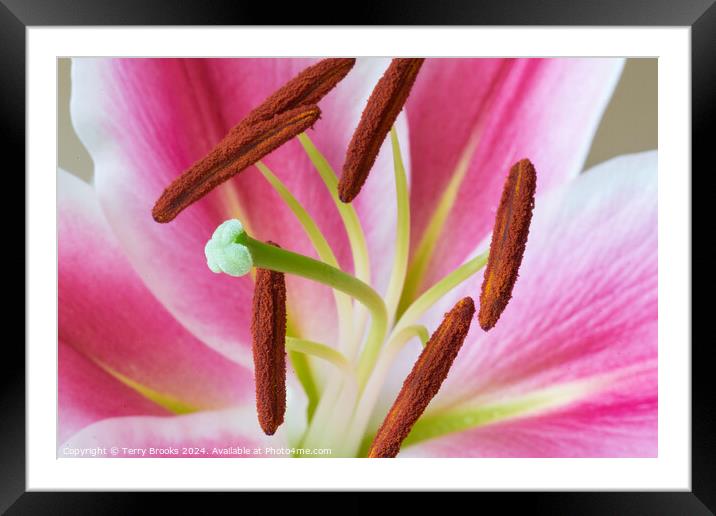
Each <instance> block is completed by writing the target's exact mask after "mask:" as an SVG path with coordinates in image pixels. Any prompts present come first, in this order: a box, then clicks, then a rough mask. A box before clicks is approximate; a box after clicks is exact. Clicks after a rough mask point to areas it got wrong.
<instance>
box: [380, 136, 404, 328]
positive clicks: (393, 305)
mask: <svg viewBox="0 0 716 516" xmlns="http://www.w3.org/2000/svg"><path fill="white" fill-rule="evenodd" d="M390 140H391V143H392V145H393V169H394V172H395V194H396V200H397V210H398V211H397V222H396V227H395V255H394V257H393V271H392V273H391V275H390V282H389V283H388V290H387V291H386V294H385V306H386V307H387V308H388V316H389V317H390V318H391V321H392V319H393V318H394V317H395V311H396V309H397V308H398V301H399V300H400V293H401V292H402V290H403V283H404V282H405V272H406V270H407V268H408V251H409V250H410V195H409V193H408V178H407V177H406V175H405V167H404V166H403V157H402V155H401V154H400V145H399V143H398V133H397V131H396V130H395V127H393V128H392V129H391V130H390Z"/></svg>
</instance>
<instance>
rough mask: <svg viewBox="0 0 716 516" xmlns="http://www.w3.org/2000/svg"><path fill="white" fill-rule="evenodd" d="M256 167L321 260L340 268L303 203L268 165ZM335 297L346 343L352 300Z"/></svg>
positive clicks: (340, 294)
mask: <svg viewBox="0 0 716 516" xmlns="http://www.w3.org/2000/svg"><path fill="white" fill-rule="evenodd" d="M256 166H257V167H258V169H259V170H260V171H261V173H262V174H263V176H264V177H265V178H266V180H267V181H268V182H269V184H271V186H272V187H273V188H274V190H276V192H277V193H278V194H279V196H280V197H281V199H283V202H285V203H286V205H288V207H289V208H290V209H291V211H292V212H293V214H294V215H295V216H296V218H297V219H298V221H299V222H300V223H301V226H302V227H303V230H304V232H305V233H306V236H308V238H309V240H310V241H311V244H312V245H313V248H314V249H315V250H316V253H317V254H318V256H319V258H320V259H321V260H323V261H324V262H326V263H327V264H328V265H331V266H333V267H336V268H338V260H336V255H335V254H334V253H333V250H332V249H331V246H330V245H329V244H328V241H327V240H326V237H324V236H323V233H321V230H320V229H319V228H318V224H316V222H315V221H314V220H313V217H311V215H309V213H308V212H307V211H306V209H305V208H304V207H303V206H302V205H301V203H299V202H298V200H297V199H296V198H295V197H294V196H293V194H291V192H290V191H289V190H288V188H286V185H284V184H283V183H282V182H281V180H280V179H279V178H278V177H276V176H275V175H274V174H273V172H271V170H270V169H269V168H268V167H267V166H266V165H264V164H263V163H261V162H260V161H259V162H258V163H256ZM333 296H334V298H335V300H336V309H337V311H338V326H339V342H340V343H345V342H347V341H348V340H349V339H350V337H351V334H352V330H353V309H352V303H351V298H350V297H348V296H347V295H346V294H344V293H343V292H340V291H338V290H333Z"/></svg>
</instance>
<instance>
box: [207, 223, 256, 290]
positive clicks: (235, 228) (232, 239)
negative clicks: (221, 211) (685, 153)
mask: <svg viewBox="0 0 716 516" xmlns="http://www.w3.org/2000/svg"><path fill="white" fill-rule="evenodd" d="M245 234H246V232H245V231H244V226H243V225H242V224H241V222H240V221H239V220H237V219H230V220H227V221H226V222H223V223H222V224H221V225H220V226H219V227H218V228H216V230H215V231H214V234H213V235H212V236H211V239H210V240H209V241H208V242H207V243H206V246H205V247H204V254H205V255H206V264H207V265H208V266H209V269H211V271H212V272H215V273H217V274H219V273H222V272H223V273H225V274H228V275H229V276H237V277H238V276H243V275H245V274H247V273H248V272H249V271H250V270H251V267H252V266H253V264H254V263H253V259H252V257H251V253H250V252H249V248H248V247H246V246H245V245H243V244H241V243H239V241H238V240H239V239H240V237H241V236H243V235H245Z"/></svg>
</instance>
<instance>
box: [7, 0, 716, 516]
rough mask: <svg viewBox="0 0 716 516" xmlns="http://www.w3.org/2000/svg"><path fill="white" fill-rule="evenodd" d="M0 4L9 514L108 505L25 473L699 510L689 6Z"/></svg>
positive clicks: (694, 117) (700, 121) (703, 505)
mask: <svg viewBox="0 0 716 516" xmlns="http://www.w3.org/2000/svg"><path fill="white" fill-rule="evenodd" d="M7 4H8V5H7V6H6V7H5V8H4V9H5V11H4V15H5V17H4V18H3V21H2V23H3V24H5V26H7V30H4V31H3V39H4V40H7V45H3V46H4V48H6V49H7V50H4V51H3V59H4V60H6V62H5V63H4V64H6V69H7V70H8V71H9V72H8V75H7V80H6V81H5V82H4V87H5V88H6V89H7V92H8V93H7V95H6V99H12V101H10V102H8V101H7V100H6V101H4V102H5V105H6V112H7V113H8V117H6V120H7V121H11V120H12V121H13V122H12V123H13V126H14V127H15V131H14V132H12V131H9V132H8V134H10V135H11V136H9V137H8V139H7V143H9V144H12V145H11V148H9V149H8V152H9V153H10V152H14V154H18V151H19V149H20V148H22V144H21V143H20V140H19V136H18V131H17V128H18V127H26V131H25V133H24V134H25V149H26V152H25V153H24V154H22V156H23V158H22V160H21V164H20V165H19V166H24V167H25V169H26V191H27V200H28V205H27V208H26V214H27V217H26V239H27V248H26V249H27V254H26V286H27V294H26V295H27V299H28V303H27V311H26V350H25V353H26V354H25V356H26V362H25V364H26V369H25V372H26V375H25V383H24V385H25V388H26V389H25V390H23V388H22V386H23V382H22V380H21V379H20V378H15V376H11V375H8V376H7V377H6V379H7V380H8V381H9V382H10V383H9V384H8V386H7V390H6V392H7V393H8V395H7V396H6V398H7V399H9V400H10V402H9V406H8V408H7V410H8V414H9V415H11V416H12V420H13V421H14V420H17V421H18V424H17V425H10V428H11V429H8V437H7V440H6V445H7V446H9V448H8V450H7V454H6V456H7V461H4V463H5V464H6V467H8V468H10V469H11V470H12V471H11V472H9V474H8V475H7V478H9V479H11V480H10V481H9V482H8V483H6V487H4V489H6V490H8V496H7V498H8V502H7V503H6V504H5V505H4V506H3V507H9V508H10V513H12V512H13V511H16V513H18V514H20V513H24V512H28V511H33V510H35V511H42V510H43V509H42V507H43V506H45V507H47V506H48V505H47V504H51V505H52V506H61V505H62V504H60V505H58V503H57V502H55V501H53V500H55V499H57V498H60V499H63V498H64V499H65V500H72V502H71V503H72V504H75V507H84V508H83V509H79V510H81V511H90V512H91V511H92V509H91V508H90V507H91V506H92V504H93V503H103V502H102V501H101V500H102V499H103V496H108V495H100V494H95V495H92V496H90V495H84V494H83V495H79V494H77V495H72V494H68V493H64V494H63V493H43V494H41V493H38V491H85V490H90V491H116V490H122V491H124V490H127V491H143V490H158V491H186V490H199V491H236V490H241V491H251V490H296V491H299V490H300V491H303V490H322V489H330V490H354V491H358V490H407V491H410V490H441V491H495V490H499V491H563V492H564V493H562V494H561V495H557V494H556V493H555V494H552V495H538V494H533V495H525V496H526V497H527V498H524V499H525V500H526V502H527V503H530V505H533V504H534V502H530V501H529V497H530V496H533V497H538V496H539V497H541V498H540V502H539V503H540V504H541V505H543V506H544V507H550V509H545V510H549V511H550V512H555V511H556V510H559V509H560V507H561V510H562V511H565V510H572V509H566V508H565V507H572V508H573V507H575V506H580V507H590V508H591V509H592V510H596V509H595V508H598V507H601V508H602V509H600V510H602V511H604V510H606V511H609V510H612V511H613V510H614V508H618V509H617V512H620V511H624V510H625V508H626V507H631V508H634V507H638V509H637V511H638V512H636V513H647V512H648V513H654V512H656V513H664V514H667V513H671V512H688V513H693V514H700V513H703V514H707V513H708V511H709V510H710V509H711V508H712V507H713V505H714V500H713V499H712V498H711V496H712V495H710V490H709V489H708V487H707V486H708V478H709V469H710V468H712V466H711V464H712V462H711V458H713V457H712V455H713V454H712V451H711V452H710V451H709V450H710V448H709V447H708V446H707V440H708V435H709V434H710V428H711V427H710V426H709V425H712V421H711V420H710V419H709V418H708V411H707V410H705V407H708V405H709V397H710V396H709V393H710V391H709V389H708V388H700V386H699V382H700V381H703V380H702V379H701V378H705V377H703V376H701V375H702V374H703V373H702V371H701V369H702V368H703V367H705V364H706V362H707V361H706V360H702V361H701V363H699V360H698V357H699V356H700V351H699V345H698V344H697V345H696V346H694V347H692V339H691V287H690V285H691V274H690V271H691V254H690V249H691V238H690V235H691V220H692V219H691V202H692V201H691V173H690V170H691V168H692V167H695V166H698V164H699V163H700V160H702V161H703V160H704V158H705V154H704V152H705V151H704V150H703V149H704V148H705V137H704V136H703V135H704V134H705V133H706V128H707V127H706V126H707V124H708V120H709V118H708V114H709V113H712V112H713V108H712V105H713V93H712V91H713V88H711V87H710V86H709V84H712V83H711V82H710V81H711V79H712V77H711V75H710V74H713V71H712V67H710V66H709V63H711V62H712V61H713V57H714V56H713V48H714V45H713V43H714V41H713V40H714V36H713V34H714V33H715V32H714V31H713V30H712V29H713V25H714V23H716V14H714V12H715V11H714V9H715V8H714V7H713V6H710V5H709V4H708V2H706V3H705V4H703V5H702V4H699V3H697V2H694V3H693V4H686V5H685V6H684V7H683V9H681V12H679V13H672V12H671V11H670V10H669V9H666V7H665V6H659V5H650V6H649V8H648V9H647V7H646V6H642V5H640V4H638V3H634V4H627V5H625V6H624V5H623V6H622V7H621V8H620V9H617V6H616V3H615V4H614V6H613V10H610V9H612V6H611V5H610V4H607V5H601V6H600V9H595V8H594V6H592V5H590V4H588V3H584V5H582V6H581V7H580V9H576V8H575V7H573V8H572V11H565V10H563V9H559V8H558V7H559V6H558V5H556V3H555V5H554V6H553V7H554V14H553V15H552V17H551V18H550V17H549V15H548V14H547V13H548V12H549V10H545V9H540V10H539V12H535V10H534V9H527V10H525V9H524V6H522V5H520V6H519V7H520V8H519V9H518V8H517V5H516V4H515V5H514V6H512V7H514V8H512V7H507V8H504V9H499V10H498V9H497V8H496V7H495V9H493V10H490V9H486V10H484V11H481V12H480V13H474V12H473V11H472V10H471V9H470V8H469V7H468V6H465V10H464V11H463V12H459V11H454V12H449V11H448V12H446V11H441V13H440V14H439V15H438V18H435V19H431V20H432V21H433V22H438V23H444V24H445V25H441V26H431V27H428V26H423V24H424V23H425V21H426V19H427V18H426V19H423V18H420V16H423V14H421V15H420V16H418V15H417V14H416V11H413V12H411V15H410V17H412V18H411V19H410V20H403V21H402V23H403V24H409V25H406V26H402V27H395V26H385V27H368V26H361V25H362V24H361V21H362V20H363V19H365V20H367V21H375V20H370V16H369V15H367V14H357V15H356V16H357V18H356V20H355V21H351V23H356V24H357V26H338V25H331V26H322V27H318V26H292V27H278V26H271V27H250V26H245V23H246V22H247V21H250V20H248V19H247V18H241V17H240V14H239V18H232V16H231V15H230V13H228V12H226V11H225V10H224V9H225V8H224V7H217V9H216V11H211V10H208V11H207V9H206V8H205V7H203V8H200V7H195V8H194V7H190V4H187V5H186V6H185V7H184V8H183V9H179V10H174V11H172V12H173V14H172V15H171V16H170V17H168V18H165V17H163V16H160V14H159V13H157V12H156V11H154V10H153V9H154V8H147V9H145V10H144V12H143V10H141V9H139V10H132V9H129V7H127V9H115V10H114V11H112V12H111V14H109V13H110V11H107V10H103V9H100V8H99V6H98V5H95V4H93V5H91V6H90V5H86V6H84V5H83V6H82V8H75V9H70V8H69V7H70V6H69V5H67V6H64V7H67V9H60V8H59V7H62V5H61V4H58V5H55V6H53V9H46V8H44V7H42V6H40V5H39V4H38V5H34V6H33V3H32V2H30V3H28V4H23V5H22V6H20V5H12V2H7ZM80 4H82V2H79V3H73V6H74V7H78V6H79V5H80ZM157 5H158V4H157ZM430 9H431V7H429V6H428V5H426V10H425V11H423V13H424V15H427V14H428V13H429V12H430ZM530 11H532V12H530ZM498 12H499V14H498ZM490 13H492V14H490ZM162 14H163V13H162ZM284 14H286V13H284ZM384 15H385V20H384V23H385V22H388V23H395V22H397V21H398V19H399V18H400V16H399V13H398V12H397V11H394V12H391V11H390V8H386V10H385V12H384ZM73 16H75V18H73ZM172 16H173V17H172ZM192 16H194V18H193V21H190V18H191V17H192ZM282 16H283V15H279V19H280V18H281V17H282ZM471 16H472V17H474V19H471V18H470V17H471ZM647 19H648V20H649V21H647V22H645V20H647ZM219 20H224V23H222V25H224V26H222V27H211V26H209V25H205V24H211V23H216V22H217V21H219ZM439 20H444V22H441V21H439ZM227 21H228V23H227ZM467 21H469V22H470V23H471V24H473V25H471V26H464V25H461V26H457V25H453V24H457V23H466V22H467ZM98 24H99V25H98ZM102 24H106V26H103V25H102ZM198 24H201V25H202V26H198ZM234 24H236V26H233V25H234ZM410 24H415V25H420V26H410ZM161 25H172V26H161ZM490 25H493V26H490ZM586 25H590V26H586ZM640 25H641V26H640ZM644 25H646V26H644ZM328 41H330V44H327V42H328ZM25 56H26V59H25ZM23 62H24V63H25V66H24V68H23V67H21V66H20V64H21V63H23ZM13 74H14V75H13ZM20 106H26V108H25V111H23V110H21V109H20ZM13 116H14V118H13ZM12 138H16V139H17V141H14V140H12ZM53 146H54V149H55V153H52V152H50V151H48V150H47V149H48V148H52V147H53ZM42 149H45V150H44V151H43V150H42ZM53 168H54V172H52V169H53ZM48 169H50V170H49V171H48ZM51 174H52V175H51ZM48 178H52V180H50V181H48ZM50 185H51V186H52V187H51V188H50V187H49V186H50ZM694 220H697V218H694ZM18 355H19V356H23V355H22V354H20V353H19V352H18ZM11 363H23V359H19V358H18V361H17V362H11ZM15 372H17V368H16V369H15ZM13 404H14V405H13ZM13 411H14V412H13ZM23 413H24V414H26V417H25V418H22V414H23ZM702 415H703V417H701V416H702ZM9 419H10V418H9ZM18 429H20V430H18ZM13 436H14V437H13ZM13 438H14V441H13ZM4 446H5V445H4ZM20 452H23V453H20ZM4 454H5V452H4ZM709 454H710V455H709ZM267 459H272V460H267ZM296 459H301V460H296ZM374 459H377V460H374ZM567 491H600V493H591V494H584V495H578V494H576V493H566V492H567ZM624 491H629V493H624ZM23 493H24V494H23ZM18 497H19V498H18ZM92 497H94V501H91V498H92ZM131 497H132V495H127V498H125V497H122V498H117V497H116V495H114V496H113V497H112V500H114V501H113V502H112V503H117V504H119V505H117V506H118V507H120V506H122V504H124V503H127V504H130V505H127V506H126V507H127V509H126V510H131V509H129V507H131V504H132V503H133V502H131V501H126V502H125V501H124V500H131ZM512 503H514V500H513V501H512ZM609 508H611V509H609ZM75 512H76V511H75Z"/></svg>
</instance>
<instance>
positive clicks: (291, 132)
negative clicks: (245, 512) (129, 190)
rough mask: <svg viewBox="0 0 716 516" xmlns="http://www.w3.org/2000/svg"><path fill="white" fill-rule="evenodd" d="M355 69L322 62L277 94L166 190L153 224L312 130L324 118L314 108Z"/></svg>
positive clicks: (154, 212) (347, 64)
mask: <svg viewBox="0 0 716 516" xmlns="http://www.w3.org/2000/svg"><path fill="white" fill-rule="evenodd" d="M354 64H355V59H323V60H322V61H319V62H318V63H316V64H314V65H312V66H309V67H308V68H306V69H305V70H303V71H302V72H301V73H299V74H298V75H297V76H296V77H294V78H293V79H291V80H290V81H288V82H287V83H286V84H285V85H284V86H282V87H281V88H279V89H278V90H277V91H276V92H274V93H273V94H272V95H271V96H269V97H268V98H267V99H266V100H265V101H264V102H262V103H261V105H259V106H258V107H256V108H255V109H254V110H252V111H251V112H250V113H249V114H248V115H247V116H246V117H245V118H244V119H243V120H241V121H240V122H239V123H238V124H237V125H236V126H234V128H233V129H231V130H230V131H229V133H228V134H227V135H226V136H225V137H224V138H223V139H222V140H221V141H220V142H219V143H218V144H217V145H216V146H215V147H214V148H213V149H212V150H211V151H210V152H209V153H208V154H207V155H206V156H205V157H204V158H203V159H201V160H199V161H198V162H196V163H195V164H194V165H192V167H191V168H189V169H188V170H187V171H185V172H184V173H183V174H182V175H181V176H179V177H178V178H177V179H176V180H174V181H173V182H172V184H171V185H169V187H167V189H166V190H165V191H164V193H163V194H162V195H161V197H160V198H159V200H158V201H157V202H156V204H155V206H154V209H153V210H152V215H153V217H154V220H156V221H157V222H169V221H171V220H173V219H174V218H175V217H176V216H177V215H178V214H179V213H180V212H181V211H182V210H183V209H184V208H186V207H187V206H189V205H190V204H192V203H193V202H196V201H197V200H199V199H200V198H201V197H203V196H204V195H206V194H207V193H208V192H209V191H211V190H212V189H213V188H215V187H216V186H218V185H219V184H221V183H222V182H224V181H226V180H228V179H230V178H231V177H232V176H234V175H235V174H238V173H239V172H241V171H242V170H244V169H246V168H247V167H249V166H250V165H253V164H254V163H255V162H256V161H258V160H260V159H261V158H263V157H264V156H265V155H266V154H268V153H270V152H271V151H273V150H275V149H276V148H277V147H279V146H280V145H282V144H284V143H286V142H287V141H288V140H290V139H291V138H293V137H294V136H296V135H298V134H300V133H301V132H303V131H305V130H306V129H308V128H309V127H311V126H313V124H314V123H315V122H316V120H318V118H319V116H320V110H319V109H318V107H317V106H316V104H317V103H318V102H319V101H320V100H321V99H322V98H323V97H324V96H325V95H326V94H327V93H328V92H329V91H331V90H332V89H333V88H334V87H335V86H336V84H338V82H340V81H341V80H342V79H343V78H344V77H345V76H346V74H347V73H348V72H349V71H350V70H351V68H353V65H354Z"/></svg>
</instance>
